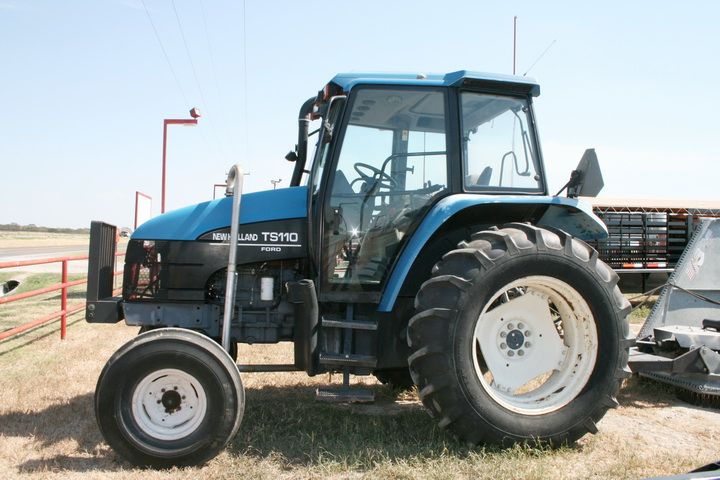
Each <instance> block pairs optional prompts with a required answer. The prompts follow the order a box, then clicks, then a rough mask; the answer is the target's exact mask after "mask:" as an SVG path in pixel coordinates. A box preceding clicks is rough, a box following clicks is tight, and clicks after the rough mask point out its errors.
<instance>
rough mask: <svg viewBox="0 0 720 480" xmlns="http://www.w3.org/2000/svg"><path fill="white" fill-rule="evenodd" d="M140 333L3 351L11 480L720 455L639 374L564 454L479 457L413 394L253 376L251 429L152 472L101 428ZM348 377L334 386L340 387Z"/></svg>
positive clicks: (491, 473)
mask: <svg viewBox="0 0 720 480" xmlns="http://www.w3.org/2000/svg"><path fill="white" fill-rule="evenodd" d="M135 334H136V329H134V328H131V327H126V326H124V325H123V324H118V325H88V324H86V323H84V322H83V321H79V320H76V321H75V322H74V323H73V324H71V326H70V328H69V334H68V339H67V340H65V341H62V342H61V341H60V340H59V339H58V336H57V332H56V331H52V330H51V329H49V328H46V329H41V330H39V331H35V332H32V333H31V334H28V335H25V336H24V337H21V338H19V339H17V340H13V341H11V342H5V343H2V344H0V372H2V375H0V392H2V401H1V402H0V478H3V479H5V478H23V479H25V478H27V479H36V478H111V479H143V480H146V479H155V478H193V479H197V478H226V477H237V476H246V477H248V478H274V479H276V478H378V477H382V478H470V477H473V478H549V477H552V478H589V477H592V478H645V477H649V476H656V475H663V474H664V475H668V474H671V473H680V472H687V471H689V470H691V469H693V468H695V467H697V466H700V465H703V464H707V463H710V462H711V461H716V460H718V459H720V449H718V447H717V445H719V444H720V414H719V412H718V411H716V410H708V409H702V408H698V407H694V406H691V405H689V404H686V403H683V402H681V401H679V400H677V399H676V398H675V396H674V395H673V393H672V391H670V390H668V389H666V388H664V387H661V386H658V385H657V384H654V383H652V382H649V381H643V380H641V379H638V378H632V379H630V380H629V381H628V384H627V385H626V387H625V388H624V389H623V391H622V392H621V395H620V396H619V398H618V400H619V402H620V407H619V408H618V409H615V410H612V411H610V412H609V413H608V414H607V416H606V417H605V419H603V420H602V422H600V424H599V429H600V432H599V433H598V434H596V435H588V436H586V437H584V438H582V439H581V440H580V441H579V442H578V443H577V444H576V445H574V446H570V447H564V448H560V449H557V450H547V449H538V448H529V447H516V448H511V449H506V450H496V449H491V448H487V449H485V448H468V447H467V446H465V445H463V444H461V443H460V442H458V441H456V440H455V439H454V438H452V436H450V435H449V434H446V433H445V432H443V431H440V430H438V429H437V428H436V427H435V426H434V424H433V422H432V420H431V419H430V418H429V417H428V416H427V415H426V414H425V412H424V410H423V408H422V406H421V404H420V403H419V402H418V400H417V397H416V394H415V392H412V391H409V392H405V393H402V392H396V391H393V390H391V389H389V388H388V387H385V386H380V385H378V384H376V382H375V381H374V380H371V379H365V380H364V381H365V382H366V383H367V384H368V385H370V386H371V388H374V389H375V391H376V395H377V397H378V401H377V402H376V404H374V405H362V406H349V405H327V404H318V403H316V402H315V401H314V399H313V392H314V388H316V387H317V386H322V385H326V384H327V382H328V377H327V376H326V375H322V376H318V377H315V378H308V377H307V376H305V375H304V374H300V373H281V374H245V375H243V382H244V385H245V389H246V395H247V405H246V410H245V417H244V420H243V425H242V426H241V429H240V432H239V434H238V436H237V437H236V439H235V440H234V441H233V442H232V443H231V445H230V446H229V448H228V449H227V450H226V451H225V452H223V453H222V454H221V455H220V456H218V457H217V458H216V459H214V460H212V461H211V462H209V463H208V464H207V465H205V466H203V467H197V468H188V469H182V470H178V469H175V470H170V471H160V472H154V471H142V470H138V469H134V468H133V467H132V466H131V465H129V464H127V463H126V462H124V461H123V460H122V459H120V458H118V457H117V456H116V455H115V453H114V452H113V451H112V450H111V449H110V448H109V447H107V446H106V445H105V444H104V442H103V439H102V437H101V435H100V433H99V431H98V429H97V426H96V424H95V419H94V413H93V406H92V405H93V391H94V387H95V382H96V380H97V376H98V374H99V372H100V370H101V368H102V366H103V364H104V363H105V361H106V360H107V358H108V357H109V356H110V355H111V353H112V352H113V351H114V350H115V349H117V348H118V347H119V346H120V345H121V344H122V343H124V342H125V341H127V340H129V339H130V338H132V336H134V335H135ZM240 355H241V357H244V358H248V359H250V360H251V361H255V362H261V361H269V360H272V361H279V362H286V361H287V357H289V356H290V355H291V348H290V346H289V345H279V346H270V347H244V348H242V349H241V352H240ZM338 380H339V379H338V378H337V377H335V379H334V381H335V382H337V381H338Z"/></svg>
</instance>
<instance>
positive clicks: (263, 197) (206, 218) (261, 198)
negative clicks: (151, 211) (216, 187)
mask: <svg viewBox="0 0 720 480" xmlns="http://www.w3.org/2000/svg"><path fill="white" fill-rule="evenodd" d="M307 198H308V194H307V187H290V188H279V189H277V190H266V191H262V192H254V193H246V194H243V196H242V200H241V203H240V225H244V224H250V223H257V222H268V221H272V220H286V219H291V218H304V217H307V211H308V209H307ZM231 215H232V198H230V197H224V198H220V199H217V200H212V201H209V202H203V203H198V204H197V205H190V206H188V207H184V208H180V209H178V210H173V211H172V212H168V213H165V214H163V215H160V216H157V217H155V218H153V219H151V220H148V221H147V222H145V223H143V224H142V225H141V226H139V227H138V229H137V230H135V233H133V235H132V238H133V239H134V240H196V239H197V238H198V237H199V236H200V235H202V234H204V233H206V232H210V231H212V230H218V229H221V228H225V227H227V226H228V225H230V216H231Z"/></svg>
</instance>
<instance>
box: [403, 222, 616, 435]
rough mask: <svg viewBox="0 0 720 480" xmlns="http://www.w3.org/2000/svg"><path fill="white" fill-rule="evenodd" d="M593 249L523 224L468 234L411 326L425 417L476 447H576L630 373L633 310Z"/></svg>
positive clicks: (443, 264) (440, 267)
mask: <svg viewBox="0 0 720 480" xmlns="http://www.w3.org/2000/svg"><path fill="white" fill-rule="evenodd" d="M616 284H617V275H616V274H615V273H614V272H613V271H612V270H611V269H610V268H609V267H608V266H607V265H605V264H604V263H603V262H601V261H600V260H598V257H597V252H595V250H593V249H592V248H590V247H589V246H588V245H586V244H585V243H583V242H581V241H579V240H577V239H574V238H572V237H570V236H569V235H567V234H566V233H564V232H560V231H549V230H546V229H542V228H537V227H534V226H531V225H527V224H509V225H507V226H505V227H504V228H502V229H499V230H498V229H494V230H489V231H483V232H480V233H477V234H475V235H473V237H472V241H471V242H470V243H465V242H463V243H461V244H460V245H459V248H458V249H457V250H453V251H451V252H449V253H447V254H446V255H445V256H444V257H443V259H442V261H440V262H439V263H438V264H437V265H435V267H434V268H433V277H432V278H431V279H430V280H428V281H427V282H425V283H424V284H423V285H422V287H421V289H420V292H419V293H418V295H417V298H416V305H415V306H416V309H417V312H418V313H417V314H416V315H415V316H414V317H413V318H412V319H411V320H410V323H409V326H408V343H409V345H410V350H411V355H410V357H409V359H408V362H409V365H410V372H411V375H412V377H413V381H414V382H415V384H416V385H417V386H418V390H419V395H420V398H421V400H422V401H423V404H424V405H425V406H426V408H427V409H428V411H429V412H430V414H431V416H433V417H434V418H435V419H436V420H437V421H438V423H439V425H440V426H441V427H447V428H449V429H450V430H451V431H453V432H454V433H456V434H457V435H458V436H459V437H461V438H462V439H464V440H466V441H469V442H471V443H473V444H477V443H481V442H485V443H495V444H502V445H508V444H512V443H515V442H520V441H533V442H536V443H544V444H551V445H559V444H563V443H566V442H574V441H575V440H577V439H578V438H580V437H581V436H583V435H585V434H586V433H588V432H592V433H595V432H596V431H597V427H596V423H597V422H598V421H599V420H600V419H601V418H602V417H603V415H604V414H605V412H606V411H607V409H608V408H610V407H614V406H616V405H617V401H616V400H615V395H616V394H617V391H618V389H619V387H620V381H621V379H622V378H626V377H627V376H629V370H628V369H627V358H628V347H629V345H630V343H629V342H630V340H628V339H629V332H628V324H627V321H626V316H627V314H628V312H629V309H630V306H629V303H628V302H627V300H626V299H625V298H624V297H623V296H622V294H621V293H620V291H619V290H618V288H617V286H616Z"/></svg>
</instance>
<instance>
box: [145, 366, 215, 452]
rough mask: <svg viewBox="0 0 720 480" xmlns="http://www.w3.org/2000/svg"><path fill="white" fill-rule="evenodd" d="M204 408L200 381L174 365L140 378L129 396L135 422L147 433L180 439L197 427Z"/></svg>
mask: <svg viewBox="0 0 720 480" xmlns="http://www.w3.org/2000/svg"><path fill="white" fill-rule="evenodd" d="M206 411H207V397H206V395H205V390H204V389H203V387H202V384H201V383H200V382H199V381H198V380H197V379H196V378H195V377H193V376H192V375H190V374H188V373H186V372H183V371H182V370H177V369H175V368H164V369H161V370H156V371H154V372H152V373H150V374H149V375H147V376H146V377H145V378H143V379H142V380H140V382H139V383H138V384H137V387H135V391H134V392H133V397H132V415H133V419H134V420H135V423H136V424H137V425H138V427H140V429H141V430H142V431H143V432H144V433H145V434H146V435H149V436H150V437H153V438H156V439H158V440H167V441H172V440H179V439H181V438H184V437H187V436H188V435H190V434H191V433H192V432H194V431H195V430H197V428H198V426H199V425H200V423H201V422H202V420H203V418H204V417H205V412H206Z"/></svg>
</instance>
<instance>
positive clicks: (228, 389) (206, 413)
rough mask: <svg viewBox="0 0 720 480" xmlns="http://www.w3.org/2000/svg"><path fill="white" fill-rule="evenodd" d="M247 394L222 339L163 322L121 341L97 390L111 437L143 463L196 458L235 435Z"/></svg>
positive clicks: (98, 408) (99, 411)
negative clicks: (218, 340) (220, 343)
mask: <svg viewBox="0 0 720 480" xmlns="http://www.w3.org/2000/svg"><path fill="white" fill-rule="evenodd" d="M244 406H245V396H244V391H243V387H242V383H241V381H240V375H239V373H238V369H237V366H236V365H235V363H234V362H233V361H232V359H231V358H230V356H229V355H228V354H227V352H225V351H224V350H223V349H222V347H221V346H220V345H218V344H217V343H216V342H214V341H213V340H211V339H210V338H208V337H206V336H204V335H202V334H200V333H197V332H193V331H190V330H184V329H177V328H161V329H157V330H152V331H149V332H147V333H143V334H141V335H139V336H137V337H135V338H134V339H132V340H131V341H129V342H128V343H126V344H125V345H123V346H122V347H121V348H120V349H119V350H118V351H117V352H116V353H115V354H114V355H113V356H112V357H110V360H108V363H107V364H106V365H105V368H104V369H103V371H102V373H101V374H100V378H99V379H98V384H97V387H96V390H95V415H96V417H97V421H98V425H99V426H100V431H101V432H102V434H103V437H105V440H106V441H107V443H108V444H109V445H110V446H111V447H112V448H113V449H114V450H115V451H116V452H117V453H118V454H120V455H121V456H122V457H124V458H125V459H126V460H128V461H129V462H131V463H133V464H135V465H138V466H147V467H156V468H164V467H170V466H185V465H198V464H201V463H204V462H206V461H207V460H209V459H211V458H213V457H214V456H215V455H217V454H218V453H219V452H220V451H221V450H222V449H223V448H224V447H225V445H227V443H228V442H229V441H230V440H231V439H232V438H233V437H234V436H235V434H236V433H237V430H238V428H239V427H240V421H241V420H242V415H243V410H244Z"/></svg>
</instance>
